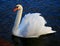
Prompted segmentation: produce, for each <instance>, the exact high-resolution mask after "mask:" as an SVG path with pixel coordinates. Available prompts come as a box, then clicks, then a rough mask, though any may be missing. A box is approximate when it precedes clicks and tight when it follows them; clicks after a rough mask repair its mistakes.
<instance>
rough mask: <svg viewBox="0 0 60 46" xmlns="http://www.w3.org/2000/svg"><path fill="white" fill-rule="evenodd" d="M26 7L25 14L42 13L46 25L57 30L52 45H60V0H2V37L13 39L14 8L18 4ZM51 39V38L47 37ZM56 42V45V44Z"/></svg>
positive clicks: (0, 7) (0, 0) (0, 26)
mask: <svg viewBox="0 0 60 46" xmlns="http://www.w3.org/2000/svg"><path fill="white" fill-rule="evenodd" d="M18 3H20V4H21V5H22V6H23V7H24V11H23V16H24V15H25V14H27V13H33V12H34V13H35V12H39V13H42V16H43V17H44V18H45V19H46V21H47V24H46V26H50V27H52V28H53V30H56V31H57V32H56V34H55V35H54V37H52V38H51V39H53V40H52V41H53V42H52V44H51V45H50V46H52V45H53V44H54V45H53V46H60V44H59V43H60V0H0V37H2V38H4V39H6V40H8V41H11V35H12V27H13V24H14V20H15V16H16V13H14V12H13V11H12V10H13V8H14V7H15V5H16V4H18ZM45 40H46V41H49V39H45ZM55 44H56V45H55Z"/></svg>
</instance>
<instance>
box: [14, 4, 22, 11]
mask: <svg viewBox="0 0 60 46" xmlns="http://www.w3.org/2000/svg"><path fill="white" fill-rule="evenodd" d="M22 9H23V7H22V5H20V4H17V5H16V7H15V8H14V10H13V11H14V12H15V11H17V10H22Z"/></svg>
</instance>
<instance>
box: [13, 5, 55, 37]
mask: <svg viewBox="0 0 60 46" xmlns="http://www.w3.org/2000/svg"><path fill="white" fill-rule="evenodd" d="M16 10H18V13H17V16H16V20H15V24H14V27H13V35H15V36H18V37H25V38H30V37H36V38H37V37H39V36H40V35H45V34H49V33H55V32H56V31H53V30H52V28H51V27H46V26H45V24H46V23H47V22H46V21H45V19H44V18H43V17H42V16H40V15H41V13H28V14H26V15H25V16H24V17H23V19H22V21H21V17H22V12H23V7H22V6H21V5H20V4H18V5H16V8H15V9H14V11H16Z"/></svg>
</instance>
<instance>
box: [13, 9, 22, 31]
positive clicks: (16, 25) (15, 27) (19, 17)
mask: <svg viewBox="0 0 60 46" xmlns="http://www.w3.org/2000/svg"><path fill="white" fill-rule="evenodd" d="M22 12H23V9H20V10H19V11H18V12H17V16H16V19H15V23H14V28H13V30H17V29H18V27H19V24H20V23H21V17H22Z"/></svg>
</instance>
